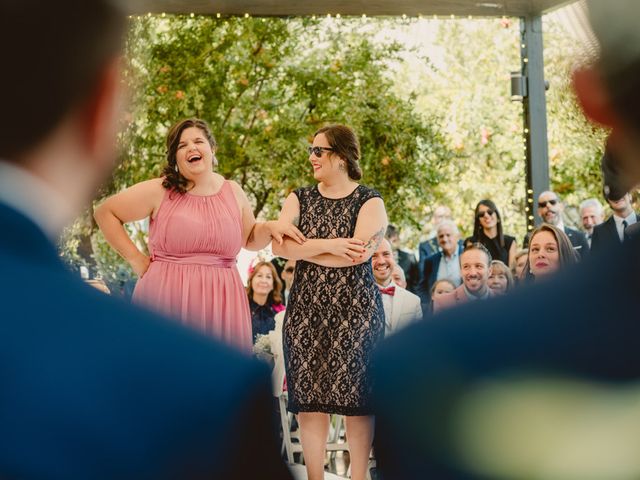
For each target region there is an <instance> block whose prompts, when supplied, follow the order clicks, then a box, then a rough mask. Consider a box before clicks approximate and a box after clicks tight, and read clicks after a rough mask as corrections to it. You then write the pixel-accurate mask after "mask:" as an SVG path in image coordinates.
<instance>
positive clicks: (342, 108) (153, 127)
mask: <svg viewBox="0 0 640 480" xmlns="http://www.w3.org/2000/svg"><path fill="white" fill-rule="evenodd" d="M360 23H361V22H359V21H356V20H337V19H336V20H332V21H330V20H322V21H320V20H314V19H308V18H307V19H278V18H275V19H265V18H242V17H241V18H222V19H217V18H212V17H196V18H190V17H181V16H180V17H166V18H162V17H149V18H147V17H143V18H141V19H137V20H134V22H133V28H132V32H131V35H130V39H129V52H128V58H129V69H128V77H127V78H128V80H129V84H130V85H131V86H132V88H133V91H134V98H133V100H134V101H133V108H132V110H131V113H130V116H129V119H130V123H129V126H128V128H127V129H126V132H125V134H124V137H123V145H124V147H125V150H124V159H123V162H122V164H121V166H120V168H119V169H118V171H117V172H116V174H115V176H114V181H113V184H112V186H111V188H110V190H109V191H108V192H107V193H110V192H112V191H114V190H118V189H120V188H122V187H124V186H127V185H131V184H132V183H135V182H137V181H140V180H143V179H146V178H150V177H152V176H157V175H159V174H160V171H161V168H162V165H163V163H164V155H163V152H164V145H163V142H164V135H165V132H166V130H167V128H168V127H169V126H170V125H171V124H172V123H174V122H175V121H177V120H178V119H181V118H184V117H189V116H198V117H201V118H203V119H205V120H207V121H208V122H209V123H210V125H211V127H212V129H213V132H214V135H215V136H216V139H217V141H218V144H219V148H218V159H219V162H220V165H219V171H220V173H222V174H223V175H224V176H225V177H227V178H231V179H234V180H236V181H238V182H239V183H240V184H241V186H242V187H243V188H244V190H245V191H246V192H247V194H248V195H249V197H250V200H251V201H252V203H253V205H254V212H255V214H256V215H257V216H258V215H262V216H266V217H273V216H274V215H276V214H277V212H278V211H279V209H280V206H281V204H282V201H283V200H284V198H285V197H286V195H287V194H288V193H289V192H290V191H291V190H292V189H293V188H296V187H298V186H301V185H305V184H309V183H313V177H312V176H311V168H310V164H309V162H308V154H307V153H306V150H305V147H306V146H307V144H308V142H309V141H310V140H311V135H312V134H313V132H314V131H315V130H316V129H317V128H319V127H320V126H322V125H324V124H327V123H332V122H340V123H345V124H348V125H350V126H352V127H353V128H354V129H355V130H356V132H357V133H358V134H359V136H360V140H361V144H362V154H363V155H362V167H363V171H364V178H363V183H365V184H368V185H370V186H373V187H375V188H377V189H378V190H379V191H380V192H381V193H382V195H383V197H384V199H385V202H386V205H387V209H388V211H389V214H390V217H391V218H392V219H393V221H396V222H400V223H404V224H407V223H411V222H412V221H415V220H414V218H415V216H416V213H417V212H418V211H419V210H420V208H422V207H423V205H424V204H425V203H427V202H429V201H431V200H432V198H431V196H430V195H429V194H426V195H425V193H424V187H426V186H428V185H433V184H435V183H436V182H437V181H439V180H440V179H441V176H440V175H438V174H437V172H436V171H435V169H434V167H433V165H434V163H435V162H436V161H438V160H439V159H441V158H443V157H446V150H445V149H444V148H443V142H442V140H441V138H440V136H439V135H438V133H437V132H436V131H435V129H434V128H433V127H432V126H431V124H430V123H429V122H426V121H425V120H424V119H423V118H422V117H421V116H419V115H417V114H415V113H414V110H413V106H412V104H411V103H410V101H408V100H406V99H402V98H400V97H399V96H398V95H394V94H393V93H392V81H391V79H390V78H389V75H388V64H389V62H390V61H391V60H392V59H394V58H395V57H396V56H397V54H398V52H399V51H400V50H401V47H400V45H398V44H397V43H384V44H381V43H377V44H374V43H372V42H371V41H370V40H369V39H368V37H367V36H365V35H360V34H359V31H358V27H359V26H360Z"/></svg>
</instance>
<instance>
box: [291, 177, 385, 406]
mask: <svg viewBox="0 0 640 480" xmlns="http://www.w3.org/2000/svg"><path fill="white" fill-rule="evenodd" d="M294 193H295V194H296V195H297V197H298V200H299V202H300V224H299V228H300V230H301V231H302V233H303V234H304V235H305V236H306V237H307V238H309V239H313V238H349V237H353V234H354V231H355V226H356V220H357V218H358V212H359V211H360V208H361V207H362V205H364V203H365V202H367V201H368V200H370V199H372V198H375V197H380V194H379V193H378V192H376V191H375V190H372V189H370V188H367V187H364V186H362V185H359V186H358V187H357V188H356V189H355V190H354V191H353V192H352V193H351V194H350V195H348V196H346V197H344V198H340V199H330V198H326V197H323V196H322V195H321V194H320V191H319V190H318V187H317V186H313V187H306V188H301V189H298V190H296V191H295V192H294ZM383 336H384V310H383V306H382V298H381V297H380V292H379V291H378V287H377V286H376V283H375V280H374V278H373V271H372V269H371V262H365V263H363V264H360V265H354V266H350V267H344V268H331V267H324V266H320V265H317V264H315V263H311V262H306V261H298V262H297V264H296V271H295V280H294V282H293V287H292V290H291V293H290V296H289V303H288V304H287V310H286V317H285V320H284V326H283V344H284V353H285V366H286V372H287V387H288V393H289V404H288V409H289V411H291V412H294V413H298V412H324V413H337V414H342V415H370V414H371V413H372V411H371V405H370V394H371V380H370V373H369V367H370V360H371V354H372V351H373V350H374V348H375V347H376V344H377V343H378V341H379V340H381V339H382V337H383Z"/></svg>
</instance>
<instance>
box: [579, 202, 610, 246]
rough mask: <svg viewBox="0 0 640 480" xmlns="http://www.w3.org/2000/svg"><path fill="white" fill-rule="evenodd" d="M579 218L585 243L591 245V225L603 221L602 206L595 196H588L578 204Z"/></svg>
mask: <svg viewBox="0 0 640 480" xmlns="http://www.w3.org/2000/svg"><path fill="white" fill-rule="evenodd" d="M580 218H581V219H582V229H583V230H584V235H585V236H586V237H587V243H588V244H589V247H591V237H592V236H593V227H595V226H596V225H600V224H601V223H602V222H603V221H604V208H602V204H601V203H600V202H599V201H598V199H597V198H588V199H586V200H585V201H584V202H582V203H581V204H580Z"/></svg>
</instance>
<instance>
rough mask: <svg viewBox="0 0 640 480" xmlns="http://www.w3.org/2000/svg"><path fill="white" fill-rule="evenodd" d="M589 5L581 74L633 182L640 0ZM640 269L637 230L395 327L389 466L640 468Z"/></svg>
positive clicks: (609, 473) (583, 98)
mask: <svg viewBox="0 0 640 480" xmlns="http://www.w3.org/2000/svg"><path fill="white" fill-rule="evenodd" d="M587 4H588V5H589V9H590V18H591V23H592V26H593V30H594V32H595V34H596V37H597V38H598V40H599V42H600V47H601V50H600V51H601V54H600V58H599V59H598V60H597V61H595V62H594V63H593V64H591V65H589V66H586V67H583V68H582V69H580V70H578V71H577V72H576V73H575V74H574V86H575V90H576V93H577V95H578V99H579V101H580V102H581V105H582V107H583V110H584V111H585V113H586V114H587V115H588V116H589V117H591V118H592V119H593V120H595V121H596V122H599V123H601V124H603V125H606V126H609V127H610V128H611V129H612V133H611V136H610V138H609V145H610V147H611V148H612V149H614V150H615V152H616V157H617V158H619V163H618V165H616V166H617V167H618V170H619V172H620V179H621V181H623V182H624V183H626V185H623V188H624V191H628V190H629V189H630V188H631V187H632V186H633V185H636V184H638V183H640V29H639V28H638V25H637V20H638V18H640V2H638V1H637V0H612V1H609V2H603V1H601V0H592V1H587ZM639 272H640V237H637V236H636V237H633V238H631V239H630V240H628V241H626V242H625V243H624V244H623V245H621V247H620V248H618V249H616V251H615V252H612V253H611V255H610V256H606V257H605V258H596V256H594V257H593V258H590V259H589V260H587V261H585V262H584V263H583V264H581V265H578V266H576V267H575V268H574V269H573V270H572V271H566V272H562V273H561V274H560V275H559V276H558V277H556V278H555V279H551V280H548V281H547V282H539V283H536V284H534V285H532V286H531V287H523V289H522V290H518V291H516V292H515V293H514V294H513V295H509V296H506V297H504V298H502V299H498V300H493V301H487V302H482V303H474V304H473V305H464V306H462V307H460V308H459V309H453V310H452V311H449V312H446V313H443V314H442V316H440V317H439V318H437V319H433V320H431V321H430V322H423V323H416V324H414V325H412V326H410V327H408V328H407V329H405V330H404V331H402V332H400V333H398V334H397V335H395V336H393V337H391V338H390V339H389V340H388V341H387V344H386V346H383V347H382V348H381V351H380V352H379V356H378V358H377V360H376V365H375V372H376V379H375V380H376V386H377V390H376V393H375V404H376V408H377V418H376V429H377V431H376V443H377V448H376V452H377V455H378V459H379V467H380V469H381V470H382V473H383V474H384V479H385V480H396V479H402V480H409V479H438V480H440V479H503V480H505V479H524V478H536V479H548V480H564V479H577V478H580V479H587V478H592V479H596V478H597V479H608V480H610V479H614V478H617V479H622V478H640V463H639V462H638V461H637V451H638V450H637V449H638V448H639V447H640V442H638V440H637V439H638V438H640V431H639V430H638V427H637V423H635V422H630V421H629V420H628V419H630V418H637V415H638V404H639V400H640V349H638V338H640V322H638V311H639V310H640V309H639V307H640V304H639V300H638V298H639V297H638V291H639V288H640V282H639V281H638V278H639ZM597 298H601V299H607V301H601V302H598V301H593V299H597ZM614 298H615V299H624V300H623V301H619V302H614V301H610V299H614Z"/></svg>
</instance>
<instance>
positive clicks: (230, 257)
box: [133, 181, 251, 352]
mask: <svg viewBox="0 0 640 480" xmlns="http://www.w3.org/2000/svg"><path fill="white" fill-rule="evenodd" d="M241 247H242V218H241V213H240V209H239V208H238V204H237V202H236V199H235V195H234V194H233V190H232V188H231V185H230V183H229V182H227V181H225V182H224V183H223V185H222V188H221V189H220V190H219V191H218V192H217V193H215V194H214V195H207V196H197V195H192V194H190V193H185V194H183V195H180V194H178V193H175V192H172V191H167V192H166V193H165V195H164V199H163V200H162V204H161V205H160V208H159V210H158V212H157V213H156V217H155V218H154V219H152V220H151V223H150V226H149V251H150V253H151V265H150V266H149V270H147V272H146V273H145V274H144V275H143V276H142V278H141V279H140V280H139V281H138V283H137V285H136V288H135V290H134V293H133V300H134V301H135V302H137V303H140V304H142V305H145V306H147V307H150V308H152V309H154V310H157V311H159V312H161V313H164V314H165V315H169V316H173V317H175V318H179V319H181V320H182V322H183V323H184V324H187V325H189V326H192V327H194V328H196V329H198V330H200V331H203V332H205V333H207V334H210V335H212V336H214V337H217V338H219V339H220V340H222V341H223V342H225V343H228V344H231V345H235V346H237V347H239V348H240V349H241V350H244V351H246V352H250V351H251V314H250V312H249V301H248V298H247V293H246V290H245V288H244V285H243V284H242V280H241V279H240V274H239V273H238V269H237V268H236V256H237V255H238V252H239V251H240V248H241Z"/></svg>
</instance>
